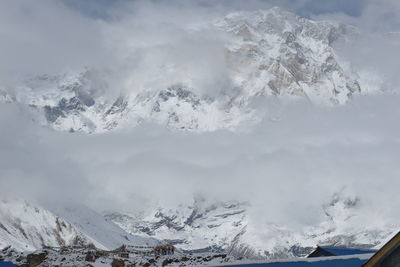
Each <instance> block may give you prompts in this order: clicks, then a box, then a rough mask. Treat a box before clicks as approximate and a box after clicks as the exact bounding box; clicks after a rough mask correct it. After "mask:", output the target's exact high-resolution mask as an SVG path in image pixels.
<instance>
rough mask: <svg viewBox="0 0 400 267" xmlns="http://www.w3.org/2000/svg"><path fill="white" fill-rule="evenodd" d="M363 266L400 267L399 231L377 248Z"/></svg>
mask: <svg viewBox="0 0 400 267" xmlns="http://www.w3.org/2000/svg"><path fill="white" fill-rule="evenodd" d="M363 267H400V232H398V233H397V234H396V235H395V236H394V237H393V238H392V239H390V240H389V242H387V243H386V244H385V245H384V246H383V247H382V248H381V249H380V250H378V252H376V253H375V254H374V255H373V256H372V257H371V258H370V259H369V260H368V261H367V262H366V263H365V264H364V265H363Z"/></svg>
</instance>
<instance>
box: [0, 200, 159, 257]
mask: <svg viewBox="0 0 400 267" xmlns="http://www.w3.org/2000/svg"><path fill="white" fill-rule="evenodd" d="M46 206H47V205H46ZM52 206H53V205H52ZM88 244H94V245H95V246H96V247H98V248H100V249H109V250H110V249H115V248H117V247H119V246H121V245H123V244H134V245H155V244H158V241H157V240H155V239H153V238H143V237H139V236H133V235H130V234H128V233H126V232H125V231H124V230H123V229H121V228H119V227H118V226H117V225H115V224H114V223H112V222H109V221H106V220H105V219H104V217H103V216H102V215H100V214H98V213H96V212H94V211H93V210H91V209H89V208H86V207H84V206H81V205H71V204H69V205H62V206H57V207H53V208H50V209H49V208H47V207H46V208H45V207H44V206H43V205H40V204H37V203H33V202H27V201H24V200H2V201H1V202H0V248H3V247H6V246H10V245H11V246H12V247H13V248H14V249H16V250H20V251H32V250H36V249H39V248H42V247H44V246H55V247H58V246H68V245H88Z"/></svg>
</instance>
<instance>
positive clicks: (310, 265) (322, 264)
mask: <svg viewBox="0 0 400 267" xmlns="http://www.w3.org/2000/svg"><path fill="white" fill-rule="evenodd" d="M365 262H367V259H364V260H361V259H354V258H353V259H337V260H322V261H311V262H308V261H296V262H272V263H257V264H243V265H229V266H230V267H264V266H265V267H360V266H361V265H362V264H364V263H365Z"/></svg>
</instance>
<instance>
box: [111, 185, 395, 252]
mask: <svg viewBox="0 0 400 267" xmlns="http://www.w3.org/2000/svg"><path fill="white" fill-rule="evenodd" d="M359 205H360V203H359V200H358V199H357V198H354V197H349V196H346V195H343V194H341V193H339V194H335V195H334V196H333V197H332V199H331V200H330V201H328V202H327V203H325V204H323V206H322V207H321V213H324V214H325V218H324V219H323V221H321V223H320V224H318V225H312V226H307V227H306V228H304V229H300V230H299V229H296V230H295V229H291V228H289V227H288V226H285V225H276V224H272V223H263V222H260V221H254V219H253V218H251V216H249V210H250V208H251V205H250V204H249V203H240V202H210V201H207V200H205V199H203V198H195V200H194V202H193V204H192V205H190V206H180V207H178V208H177V209H162V208H158V209H156V210H155V211H154V212H149V211H146V212H145V213H142V214H123V213H108V214H106V215H105V217H106V218H107V219H108V220H111V221H113V222H115V223H116V224H117V225H119V226H120V227H121V228H123V229H124V230H126V231H127V232H129V233H131V234H135V235H142V236H144V237H155V238H158V239H160V240H166V241H168V242H171V243H174V244H175V245H176V246H177V247H178V248H181V249H183V250H188V251H197V252H206V251H210V252H222V251H224V252H227V253H228V254H229V255H232V256H235V257H245V258H270V259H275V258H288V257H296V256H297V257H298V256H305V255H307V254H308V253H309V252H310V250H312V248H315V247H316V246H317V245H329V246H332V245H335V246H348V247H361V248H379V247H380V246H381V245H383V244H384V241H385V240H386V239H387V237H388V236H391V235H393V233H397V231H398V228H397V227H396V225H384V226H376V225H372V224H370V223H360V219H361V218H362V214H360V213H359V211H358V207H359ZM144 214H146V215H144Z"/></svg>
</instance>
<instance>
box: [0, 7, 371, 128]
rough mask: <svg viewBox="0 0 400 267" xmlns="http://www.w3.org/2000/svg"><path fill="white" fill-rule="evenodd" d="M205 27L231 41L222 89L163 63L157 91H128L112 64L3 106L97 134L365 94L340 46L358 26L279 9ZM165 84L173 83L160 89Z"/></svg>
mask: <svg viewBox="0 0 400 267" xmlns="http://www.w3.org/2000/svg"><path fill="white" fill-rule="evenodd" d="M204 29H210V30H212V31H214V32H218V33H219V34H220V35H221V36H226V38H224V44H223V45H224V49H223V51H220V52H219V53H222V54H223V55H215V56H219V57H222V58H223V59H224V62H223V65H224V66H221V68H225V69H224V70H223V71H224V73H226V76H227V77H226V80H227V81H226V84H228V85H224V86H222V85H221V88H209V89H207V88H205V89H204V88H203V89H200V88H197V87H196V86H197V85H196V82H195V81H196V77H194V76H193V75H194V74H191V73H186V72H185V71H182V69H184V68H182V67H181V66H178V65H176V64H173V63H171V64H167V65H165V64H162V65H160V66H155V68H156V70H157V71H156V73H154V76H151V77H152V78H151V79H154V81H153V80H149V81H145V82H144V84H150V85H149V86H145V87H143V86H141V85H140V84H132V83H129V85H127V88H122V89H121V88H115V87H119V86H120V84H124V81H123V80H121V81H119V83H117V84H115V83H113V79H115V77H114V76H113V74H115V73H118V68H117V67H116V66H110V67H109V69H108V70H99V69H96V68H83V69H80V70H79V69H78V70H75V71H70V72H68V73H65V74H60V75H53V76H51V75H41V76H36V77H30V78H27V79H25V80H23V81H21V83H20V85H19V86H16V87H15V88H2V89H0V101H2V102H14V103H18V104H22V105H24V106H29V107H30V109H31V111H32V112H34V113H36V114H37V116H36V117H37V120H38V121H39V122H40V123H42V124H47V125H50V126H51V127H53V128H55V129H58V130H63V131H83V132H88V133H97V132H104V131H108V130H111V129H115V128H120V129H121V128H122V129H123V128H128V127H134V126H136V125H138V124H140V123H142V122H155V123H159V124H162V125H166V126H167V127H170V128H173V129H182V130H189V131H214V130H218V129H235V128H236V127H238V126H239V125H241V124H242V123H244V122H247V121H254V122H256V121H257V120H258V119H259V118H260V114H259V113H260V112H263V111H262V110H258V109H257V108H254V107H253V103H254V102H257V100H259V99H262V98H263V97H266V96H287V97H289V98H298V97H304V98H307V99H309V100H310V101H312V102H314V103H318V104H328V105H332V104H341V103H346V102H347V101H348V99H349V98H351V97H352V95H354V94H358V93H360V92H361V91H363V88H361V87H360V85H359V82H358V80H357V79H358V75H357V74H356V73H353V71H352V70H351V68H348V67H346V68H345V66H344V65H346V64H347V63H346V62H344V63H342V62H340V61H339V60H338V57H337V55H336V53H335V50H334V48H333V44H334V43H335V42H336V41H337V40H347V39H348V38H349V36H352V35H354V31H355V30H354V29H353V28H351V27H348V26H345V25H341V24H335V23H330V22H324V21H320V22H316V21H312V20H308V19H305V18H300V17H298V16H296V15H294V14H292V13H289V12H286V11H283V10H281V9H279V8H273V9H270V10H264V11H255V12H237V13H233V14H229V15H227V16H226V17H223V18H221V19H218V20H216V21H205V22H204V23H203V24H201V25H188V26H187V27H186V28H185V30H186V31H187V32H188V34H194V35H196V34H202V30H204ZM211 56H213V55H211ZM167 63H168V62H167ZM210 64H212V63H210ZM346 66H347V65H346ZM143 71H145V70H143ZM210 71H211V72H212V70H210ZM127 72H128V74H127V77H125V78H126V79H128V80H129V77H130V76H132V77H135V76H140V73H137V72H138V70H132V72H131V73H129V70H128V71H127ZM139 72H140V70H139ZM168 77H173V79H169V78H168ZM180 77H181V78H180ZM182 77H183V78H182ZM178 78H180V79H178ZM118 79H124V78H121V77H118ZM157 80H163V81H165V80H166V81H169V80H170V82H169V83H168V82H164V83H163V85H162V86H161V85H160V86H161V87H158V85H154V84H156V81H157ZM204 82H206V83H210V84H212V82H213V81H204ZM142 83H143V82H142ZM0 86H1V85H0ZM371 90H373V89H371V88H369V87H368V90H367V91H371ZM110 92H114V94H113V93H110ZM115 92H117V93H115Z"/></svg>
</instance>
